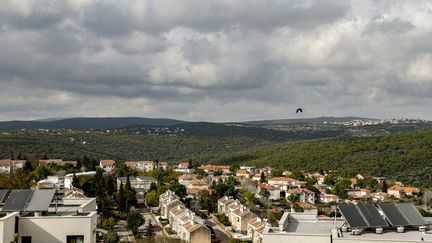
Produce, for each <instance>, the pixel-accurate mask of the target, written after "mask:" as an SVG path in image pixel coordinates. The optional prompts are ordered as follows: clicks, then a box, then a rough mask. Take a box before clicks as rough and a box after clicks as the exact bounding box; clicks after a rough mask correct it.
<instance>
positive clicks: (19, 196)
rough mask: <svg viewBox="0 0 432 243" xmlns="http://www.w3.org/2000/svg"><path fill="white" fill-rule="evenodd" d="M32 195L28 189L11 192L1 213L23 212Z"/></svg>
mask: <svg viewBox="0 0 432 243" xmlns="http://www.w3.org/2000/svg"><path fill="white" fill-rule="evenodd" d="M32 193H33V191H32V190H28V189H24V190H12V191H11V193H10V194H9V197H8V199H7V200H6V202H5V205H4V206H3V208H2V210H1V211H3V212H21V211H23V210H24V208H25V206H26V204H27V202H28V200H29V199H30V197H31V195H32Z"/></svg>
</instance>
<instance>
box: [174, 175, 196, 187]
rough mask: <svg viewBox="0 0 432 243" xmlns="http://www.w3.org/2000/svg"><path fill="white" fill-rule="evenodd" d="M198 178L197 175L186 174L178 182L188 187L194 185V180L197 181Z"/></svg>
mask: <svg viewBox="0 0 432 243" xmlns="http://www.w3.org/2000/svg"><path fill="white" fill-rule="evenodd" d="M197 177H198V176H197V175H195V174H184V175H181V176H180V177H179V179H178V182H179V183H180V184H182V185H184V186H185V187H188V186H189V185H190V184H192V181H193V180H196V179H197Z"/></svg>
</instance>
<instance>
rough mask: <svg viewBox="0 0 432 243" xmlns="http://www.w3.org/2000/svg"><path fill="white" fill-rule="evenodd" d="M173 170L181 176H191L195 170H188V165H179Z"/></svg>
mask: <svg viewBox="0 0 432 243" xmlns="http://www.w3.org/2000/svg"><path fill="white" fill-rule="evenodd" d="M174 170H175V171H177V172H180V173H182V174H191V173H194V172H195V169H193V168H189V163H180V164H178V165H177V168H176V169H174Z"/></svg>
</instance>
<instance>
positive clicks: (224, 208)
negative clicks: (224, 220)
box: [218, 196, 255, 233]
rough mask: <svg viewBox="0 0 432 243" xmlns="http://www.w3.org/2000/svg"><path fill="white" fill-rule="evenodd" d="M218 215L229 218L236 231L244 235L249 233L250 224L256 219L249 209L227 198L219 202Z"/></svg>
mask: <svg viewBox="0 0 432 243" xmlns="http://www.w3.org/2000/svg"><path fill="white" fill-rule="evenodd" d="M218 213H222V214H224V215H225V216H227V217H228V220H229V221H230V223H231V226H232V229H233V230H234V231H236V232H242V233H247V230H248V223H249V221H250V220H251V219H252V218H253V217H255V214H254V213H252V212H251V211H250V209H249V208H248V207H245V206H243V205H242V204H241V203H240V202H239V201H238V200H233V199H231V198H229V197H226V196H225V197H222V198H220V199H219V200H218Z"/></svg>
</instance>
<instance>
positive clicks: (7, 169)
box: [0, 159, 26, 174]
mask: <svg viewBox="0 0 432 243" xmlns="http://www.w3.org/2000/svg"><path fill="white" fill-rule="evenodd" d="M25 162H26V161H25V160H13V159H2V160H0V173H7V174H9V173H11V172H12V171H14V170H16V169H19V168H23V166H24V163H25Z"/></svg>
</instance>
